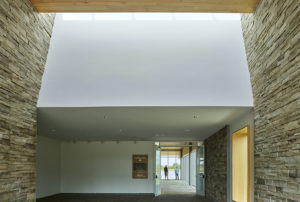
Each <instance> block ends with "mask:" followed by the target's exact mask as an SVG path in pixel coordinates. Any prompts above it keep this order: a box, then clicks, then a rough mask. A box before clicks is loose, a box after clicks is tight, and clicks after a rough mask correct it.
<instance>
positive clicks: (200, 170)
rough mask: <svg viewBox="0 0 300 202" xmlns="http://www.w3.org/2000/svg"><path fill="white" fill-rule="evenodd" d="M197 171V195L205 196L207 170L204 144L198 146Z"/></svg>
mask: <svg viewBox="0 0 300 202" xmlns="http://www.w3.org/2000/svg"><path fill="white" fill-rule="evenodd" d="M196 163H197V172H196V189H197V195H200V196H205V175H204V173H205V170H204V145H203V143H200V144H198V147H197V161H196Z"/></svg>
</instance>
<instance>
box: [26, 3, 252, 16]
mask: <svg viewBox="0 0 300 202" xmlns="http://www.w3.org/2000/svg"><path fill="white" fill-rule="evenodd" d="M30 1H31V3H32V4H33V6H34V7H35V8H36V10H37V11H38V12H41V13H49V12H50V13H59V12H210V13H252V12H253V11H254V9H255V6H256V4H257V1H258V0H30Z"/></svg>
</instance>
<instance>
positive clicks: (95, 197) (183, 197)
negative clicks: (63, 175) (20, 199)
mask: <svg viewBox="0 0 300 202" xmlns="http://www.w3.org/2000/svg"><path fill="white" fill-rule="evenodd" d="M152 201H163V202H196V201H197V202H209V201H208V200H206V199H204V198H201V197H199V196H196V195H195V194H179V195H173V194H166V195H161V196H158V197H154V196H153V195H150V194H58V195H55V196H51V197H46V198H43V199H38V200H37V202H152Z"/></svg>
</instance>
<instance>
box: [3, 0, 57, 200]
mask: <svg viewBox="0 0 300 202" xmlns="http://www.w3.org/2000/svg"><path fill="white" fill-rule="evenodd" d="M54 16H55V15H54V14H38V13H37V12H35V10H34V8H33V7H32V5H31V3H30V1H29V0H1V1H0V44H1V46H0V201H22V202H24V201H35V152H36V119H37V115H36V114H37V113H36V112H37V107H36V104H37V99H38V94H39V89H40V86H41V79H42V74H43V71H44V64H45V61H46V57H47V52H48V47H49V42H50V37H51V33H52V27H53V22H54Z"/></svg>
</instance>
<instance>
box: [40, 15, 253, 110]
mask: <svg viewBox="0 0 300 202" xmlns="http://www.w3.org/2000/svg"><path fill="white" fill-rule="evenodd" d="M252 103H253V100H252V92H251V86H250V77H249V72H248V66H247V61H246V55H245V49H244V45H243V38H242V30H241V24H240V20H239V15H236V14H193V13H190V14H189V13H186V14H184V13H175V14H171V13H135V14H133V13H105V14H99V13H96V14H91V13H86V14H80V13H79V14H57V15H56V20H55V25H54V30H53V37H52V39H51V44H50V49H49V54H48V59H47V63H46V69H45V74H44V76H43V82H42V88H41V91H40V96H39V102H38V106H39V107H85V106H252Z"/></svg>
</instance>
